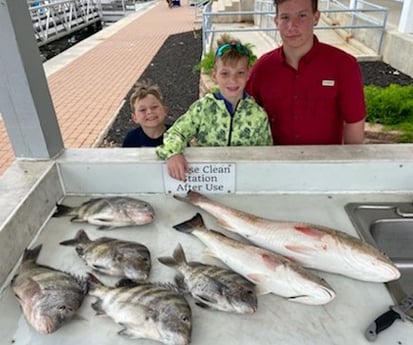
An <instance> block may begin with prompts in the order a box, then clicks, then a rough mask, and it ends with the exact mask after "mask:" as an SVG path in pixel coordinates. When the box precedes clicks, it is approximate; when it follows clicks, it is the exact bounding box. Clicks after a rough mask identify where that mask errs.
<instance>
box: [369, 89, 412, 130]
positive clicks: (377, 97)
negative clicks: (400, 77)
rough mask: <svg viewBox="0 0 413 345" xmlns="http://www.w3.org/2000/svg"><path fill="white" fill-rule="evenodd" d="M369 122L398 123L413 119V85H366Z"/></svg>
mask: <svg viewBox="0 0 413 345" xmlns="http://www.w3.org/2000/svg"><path fill="white" fill-rule="evenodd" d="M364 93H365V96H366V106H367V122H370V123H380V124H382V125H397V124H401V123H404V122H410V121H413V86H412V85H408V86H400V85H395V84H391V85H390V86H388V87H384V88H381V87H377V86H373V85H368V86H365V87H364Z"/></svg>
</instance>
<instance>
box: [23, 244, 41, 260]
mask: <svg viewBox="0 0 413 345" xmlns="http://www.w3.org/2000/svg"><path fill="white" fill-rule="evenodd" d="M41 250H42V245H41V244H39V245H38V246H36V247H34V248H33V249H28V248H26V249H25V250H24V253H23V261H33V262H36V260H37V258H38V257H39V255H40V251H41Z"/></svg>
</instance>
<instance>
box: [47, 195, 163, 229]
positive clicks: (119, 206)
mask: <svg viewBox="0 0 413 345" xmlns="http://www.w3.org/2000/svg"><path fill="white" fill-rule="evenodd" d="M56 207H57V209H56V212H55V213H54V214H53V217H62V216H73V217H72V219H71V221H72V222H87V223H89V224H93V225H97V226H98V229H99V230H112V229H114V228H118V227H124V226H134V225H143V224H148V223H151V222H152V221H153V220H154V218H155V211H154V210H153V208H152V206H151V205H150V204H149V203H148V202H146V201H143V200H140V199H135V198H129V197H124V196H114V197H106V198H95V199H90V200H88V201H86V202H84V203H83V204H82V205H80V206H75V207H71V206H67V205H63V204H61V205H56Z"/></svg>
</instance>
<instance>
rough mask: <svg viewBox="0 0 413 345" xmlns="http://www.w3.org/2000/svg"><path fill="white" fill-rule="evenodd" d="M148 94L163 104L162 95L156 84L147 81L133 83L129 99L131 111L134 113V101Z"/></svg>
mask: <svg viewBox="0 0 413 345" xmlns="http://www.w3.org/2000/svg"><path fill="white" fill-rule="evenodd" d="M148 95H152V96H154V97H156V98H157V99H158V100H159V101H160V102H161V103H162V104H163V97H162V94H161V90H160V89H159V86H158V85H156V84H152V83H151V82H149V81H142V82H138V83H136V84H135V86H134V88H133V91H132V95H131V96H130V99H129V104H130V108H131V110H132V113H135V102H136V101H137V100H141V99H143V98H145V97H146V96H148Z"/></svg>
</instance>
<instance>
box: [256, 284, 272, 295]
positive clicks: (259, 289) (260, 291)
mask: <svg viewBox="0 0 413 345" xmlns="http://www.w3.org/2000/svg"><path fill="white" fill-rule="evenodd" d="M271 292H272V291H271V289H269V288H267V287H266V286H265V285H256V286H255V293H256V294H257V295H259V296H262V295H267V294H269V293H271Z"/></svg>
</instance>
